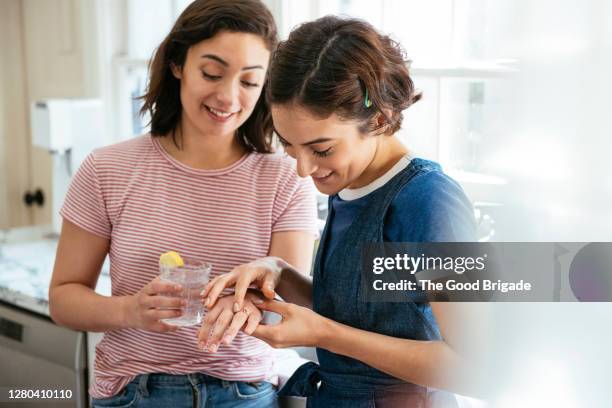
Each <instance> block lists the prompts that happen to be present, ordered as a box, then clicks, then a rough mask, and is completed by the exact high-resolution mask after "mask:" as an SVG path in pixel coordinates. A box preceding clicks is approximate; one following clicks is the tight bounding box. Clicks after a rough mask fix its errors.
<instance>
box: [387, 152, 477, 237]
mask: <svg viewBox="0 0 612 408" xmlns="http://www.w3.org/2000/svg"><path fill="white" fill-rule="evenodd" d="M410 166H412V170H413V171H414V176H413V177H412V178H410V180H409V181H408V182H407V183H406V184H405V185H404V186H403V187H402V188H401V190H400V191H399V192H398V194H397V195H396V197H395V198H394V200H393V202H392V203H391V206H390V208H389V212H388V214H387V221H388V222H389V224H390V225H393V226H395V230H393V231H391V234H392V235H393V237H392V238H393V240H398V241H399V240H403V241H415V242H427V241H471V240H474V239H475V221H474V212H473V208H472V204H471V202H470V200H469V199H468V197H467V195H466V194H465V192H464V191H463V189H462V188H461V186H460V185H459V184H458V183H457V182H456V181H455V180H453V179H452V178H451V177H449V176H448V175H447V174H445V173H444V172H443V171H442V168H441V167H440V165H438V164H437V163H435V162H431V161H428V160H424V159H413V161H412V162H411V164H410Z"/></svg>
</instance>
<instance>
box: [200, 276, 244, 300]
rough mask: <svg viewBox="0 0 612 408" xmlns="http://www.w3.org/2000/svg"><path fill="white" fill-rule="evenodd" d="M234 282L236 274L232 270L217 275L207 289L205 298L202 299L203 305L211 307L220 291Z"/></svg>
mask: <svg viewBox="0 0 612 408" xmlns="http://www.w3.org/2000/svg"><path fill="white" fill-rule="evenodd" d="M235 282H236V274H234V273H233V272H230V273H227V274H225V275H221V276H217V277H216V278H215V279H214V282H213V284H212V286H211V288H210V289H209V291H208V295H207V296H206V299H205V300H204V306H205V307H207V308H209V309H211V308H212V307H213V306H214V305H215V302H216V301H217V299H218V298H219V295H220V294H221V292H223V290H224V289H225V288H228V287H230V286H232V285H233V284H234V283H235ZM205 290H206V289H205Z"/></svg>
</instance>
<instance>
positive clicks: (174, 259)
mask: <svg viewBox="0 0 612 408" xmlns="http://www.w3.org/2000/svg"><path fill="white" fill-rule="evenodd" d="M159 263H160V264H161V265H164V266H168V267H175V266H183V265H185V262H183V258H181V256H180V255H179V254H178V252H174V251H169V252H166V253H163V254H161V256H160V257H159Z"/></svg>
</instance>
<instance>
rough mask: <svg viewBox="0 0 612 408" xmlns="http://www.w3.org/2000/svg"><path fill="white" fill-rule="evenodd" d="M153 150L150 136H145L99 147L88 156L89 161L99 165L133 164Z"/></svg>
mask: <svg viewBox="0 0 612 408" xmlns="http://www.w3.org/2000/svg"><path fill="white" fill-rule="evenodd" d="M154 149H155V146H154V145H153V142H152V140H151V135H149V134H145V135H141V136H137V137H134V138H132V139H129V140H126V141H123V142H119V143H115V144H112V145H108V146H104V147H99V148H97V149H95V150H94V151H93V152H92V153H91V154H90V157H91V160H93V161H94V162H96V163H100V164H106V163H108V164H111V163H117V164H118V163H134V161H139V160H142V158H143V157H146V156H147V155H149V154H150V153H151V152H153V151H154Z"/></svg>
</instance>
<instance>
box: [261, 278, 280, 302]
mask: <svg viewBox="0 0 612 408" xmlns="http://www.w3.org/2000/svg"><path fill="white" fill-rule="evenodd" d="M275 284H276V283H275V282H274V277H273V276H272V274H269V273H268V274H266V275H265V276H264V281H263V284H262V285H261V291H262V293H263V294H264V296H265V297H267V298H268V299H274V297H275V296H276V291H275V290H274V286H275Z"/></svg>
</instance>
